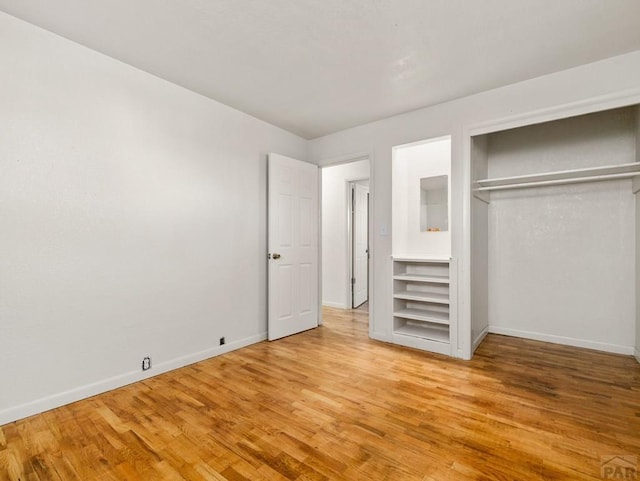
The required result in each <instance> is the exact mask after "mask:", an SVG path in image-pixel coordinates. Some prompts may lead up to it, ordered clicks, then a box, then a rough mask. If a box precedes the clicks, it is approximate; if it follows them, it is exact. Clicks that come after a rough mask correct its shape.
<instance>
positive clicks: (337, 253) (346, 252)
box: [321, 157, 371, 319]
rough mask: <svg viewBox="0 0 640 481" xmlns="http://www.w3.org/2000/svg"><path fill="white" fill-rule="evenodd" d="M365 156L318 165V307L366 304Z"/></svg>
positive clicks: (367, 207)
mask: <svg viewBox="0 0 640 481" xmlns="http://www.w3.org/2000/svg"><path fill="white" fill-rule="evenodd" d="M369 178H370V164H369V159H368V158H367V159H362V157H361V158H360V160H355V161H350V162H347V163H341V164H337V165H329V166H327V167H323V168H322V169H321V184H322V188H321V206H322V209H321V210H322V221H321V223H322V264H321V272H322V281H321V282H322V284H321V285H322V297H321V302H322V306H323V307H328V308H332V309H342V310H357V311H360V312H363V313H366V316H365V317H366V318H367V319H368V317H369V315H368V307H369V297H370V295H369V291H370V289H369V278H370V275H369V272H370V270H371V269H370V243H369V217H370V214H369V212H370V205H369Z"/></svg>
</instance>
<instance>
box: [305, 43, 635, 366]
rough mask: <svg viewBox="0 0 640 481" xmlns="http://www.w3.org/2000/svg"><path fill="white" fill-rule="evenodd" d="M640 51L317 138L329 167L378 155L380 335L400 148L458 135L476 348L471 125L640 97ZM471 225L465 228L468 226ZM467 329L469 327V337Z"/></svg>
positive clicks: (462, 296) (454, 206) (374, 244)
mask: <svg viewBox="0 0 640 481" xmlns="http://www.w3.org/2000/svg"><path fill="white" fill-rule="evenodd" d="M639 85H640V51H636V52H632V53H629V54H626V55H622V56H618V57H614V58H610V59H607V60H604V61H601V62H596V63H593V64H589V65H584V66H581V67H577V68H574V69H570V70H565V71H562V72H558V73H555V74H551V75H546V76H543V77H539V78H536V79H532V80H528V81H526V82H521V83H517V84H514V85H510V86H507V87H503V88H499V89H495V90H491V91H488V92H484V93H481V94H477V95H473V96H470V97H465V98H462V99H459V100H455V101H452V102H447V103H443V104H440V105H436V106H433V107H430V108H424V109H420V110H416V111H414V112H410V113H407V114H404V115H399V116H396V117H392V118H388V119H385V120H381V121H378V122H373V123H370V124H366V125H362V126H359V127H355V128H352V129H348V130H344V131H342V132H338V133H336V134H332V135H328V136H326V137H322V138H319V139H315V140H313V141H311V143H310V153H311V158H312V160H313V161H315V162H317V163H319V164H320V165H324V164H325V163H329V162H330V161H331V159H334V158H339V157H345V156H348V155H350V154H353V153H359V152H368V153H369V154H370V158H371V170H372V179H373V182H372V190H373V191H374V192H375V196H374V197H373V199H372V200H373V205H372V219H371V220H372V223H373V232H374V235H373V237H372V239H371V248H372V267H373V269H372V271H373V275H372V279H373V285H372V286H371V296H372V300H373V302H374V305H375V309H374V312H373V316H372V320H371V322H372V327H371V329H372V335H373V336H374V337H375V338H378V339H382V340H390V339H391V282H390V281H389V279H390V273H391V271H390V269H391V262H390V256H391V252H392V251H391V237H390V236H389V235H388V232H389V226H390V225H391V151H392V148H393V146H396V145H401V144H406V143H410V142H415V141H419V140H422V139H425V138H433V137H440V136H444V135H449V134H451V135H452V172H451V176H452V185H451V196H452V197H451V228H452V229H456V226H458V229H457V231H454V230H452V234H453V235H452V256H453V257H454V258H455V259H457V260H458V261H459V262H458V274H459V279H460V283H459V285H458V286H457V287H458V294H459V296H458V302H459V303H458V306H457V307H458V322H459V323H460V324H461V325H462V326H466V327H465V329H463V330H462V331H461V335H460V336H458V346H457V347H458V354H459V355H460V356H462V355H463V354H464V355H467V354H466V353H468V352H470V344H471V338H470V331H471V328H470V311H469V305H470V289H469V286H470V278H469V276H470V266H469V253H468V249H469V248H470V247H469V246H470V241H469V238H468V236H469V231H470V228H469V227H470V226H469V219H470V216H469V209H468V206H467V202H468V200H465V199H467V197H466V196H467V195H468V187H467V188H466V189H465V188H464V184H465V181H466V178H465V176H466V175H468V174H465V168H466V166H465V165H464V164H463V159H464V158H465V156H468V153H465V149H468V148H469V147H468V145H466V142H467V139H468V137H467V136H465V135H463V133H464V132H465V130H466V129H467V128H470V127H472V126H476V125H480V124H483V123H488V122H492V121H497V120H499V119H505V118H515V117H517V116H519V115H528V114H531V113H533V112H538V111H548V110H550V109H557V108H558V107H559V106H567V105H569V104H572V105H573V106H574V108H575V109H579V108H580V105H582V104H583V103H585V102H595V101H596V100H599V101H602V102H604V101H605V100H607V101H608V100H609V99H611V100H610V101H611V102H612V103H615V98H617V97H622V96H625V98H626V97H628V96H635V95H639V96H640V89H639V88H638V86H639ZM463 226H464V229H463V228H462V227H463ZM464 330H467V331H468V334H467V335H466V336H465V334H464Z"/></svg>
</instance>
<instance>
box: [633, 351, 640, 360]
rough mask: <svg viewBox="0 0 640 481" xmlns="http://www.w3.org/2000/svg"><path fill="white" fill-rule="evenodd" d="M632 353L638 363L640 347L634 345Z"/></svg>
mask: <svg viewBox="0 0 640 481" xmlns="http://www.w3.org/2000/svg"><path fill="white" fill-rule="evenodd" d="M633 355H634V356H635V358H636V361H638V362H639V363H640V347H636V348H635V349H634V350H633Z"/></svg>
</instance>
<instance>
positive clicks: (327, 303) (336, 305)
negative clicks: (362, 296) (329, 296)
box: [322, 301, 349, 309]
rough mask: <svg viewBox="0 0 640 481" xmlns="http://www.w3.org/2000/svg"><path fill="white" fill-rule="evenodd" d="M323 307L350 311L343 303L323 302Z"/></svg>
mask: <svg viewBox="0 0 640 481" xmlns="http://www.w3.org/2000/svg"><path fill="white" fill-rule="evenodd" d="M322 305H323V306H325V307H333V308H335V309H349V308H348V307H347V306H345V305H344V304H343V303H341V302H331V301H322Z"/></svg>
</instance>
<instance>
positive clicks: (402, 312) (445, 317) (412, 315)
mask: <svg viewBox="0 0 640 481" xmlns="http://www.w3.org/2000/svg"><path fill="white" fill-rule="evenodd" d="M393 315H394V316H395V317H402V318H404V319H413V320H414V321H424V322H433V323H434V324H444V325H448V324H449V313H448V312H437V311H430V310H428V309H411V308H406V309H398V310H396V311H394V312H393Z"/></svg>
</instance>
